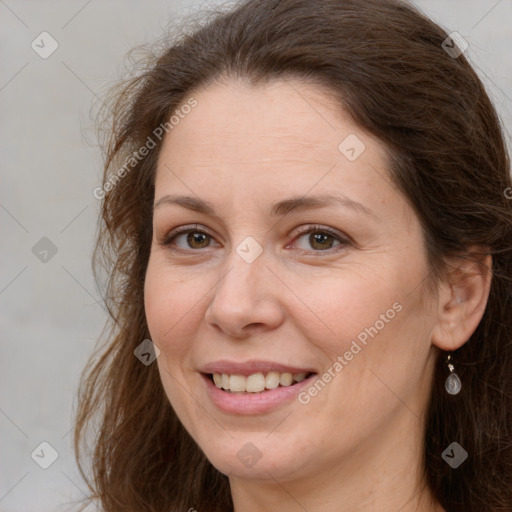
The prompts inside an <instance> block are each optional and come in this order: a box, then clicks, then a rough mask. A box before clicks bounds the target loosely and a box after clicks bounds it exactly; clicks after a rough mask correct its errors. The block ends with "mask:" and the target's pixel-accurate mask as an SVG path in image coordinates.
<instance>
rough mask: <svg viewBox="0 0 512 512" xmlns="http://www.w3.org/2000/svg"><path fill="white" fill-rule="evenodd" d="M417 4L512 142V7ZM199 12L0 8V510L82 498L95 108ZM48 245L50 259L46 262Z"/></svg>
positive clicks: (97, 163) (73, 4)
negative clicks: (459, 57) (75, 443)
mask: <svg viewBox="0 0 512 512" xmlns="http://www.w3.org/2000/svg"><path fill="white" fill-rule="evenodd" d="M216 3H219V2H214V1H213V0H211V2H210V5H214V4H216ZM415 3H416V4H417V5H419V6H420V7H421V8H422V9H423V10H424V11H425V12H427V13H428V14H429V15H430V16H431V17H433V18H434V19H435V20H436V21H438V22H440V23H441V24H443V25H444V26H445V27H446V28H448V29H449V31H458V32H459V33H460V34H462V35H463V36H464V37H465V38H466V40H467V41H468V43H469V49H468V50H467V53H466V54H467V55H468V56H469V58H470V60H471V61H472V63H473V64H474V66H475V67H476V68H477V71H478V72H479V73H480V76H481V77H482V78H483V80H484V82H485V83H486V85H487V86H488V90H489V92H490V94H491V96H492V98H493V99H494V101H495V104H496V105H497V107H498V110H499V112H500V114H501V117H502V119H503V122H504V124H505V126H506V129H507V131H508V133H510V132H511V126H512V61H511V57H510V49H511V48H512V29H511V28H510V27H512V1H511V0H500V1H495V0H451V1H450V0H448V1H447V0H432V1H417V2H415ZM198 6H199V8H200V7H201V6H206V7H207V6H208V4H207V3H205V2H204V1H196V0H189V1H186V0H182V1H177V0H167V1H153V2H147V1H146V2H144V1H141V0H139V1H135V0H130V1H126V0H125V1H121V0H112V1H99V0H89V1H86V0H80V1H74V0H73V1H69V0H68V1H64V0H61V1H54V0H52V1H35V0H33V1H28V0H27V1H21V0H5V1H4V0H0V27H1V28H0V42H1V44H0V49H1V63H2V64H1V68H0V111H1V116H0V140H1V155H2V157H1V158H2V180H3V185H2V187H1V190H0V225H1V233H2V253H3V254H2V265H1V267H0V308H1V316H2V344H1V356H0V357H1V362H2V371H1V373H0V390H1V394H0V449H1V452H0V454H1V455H0V456H1V458H0V460H1V469H0V511H1V512H18V511H19V512H26V511H28V510H30V511H34V512H44V511H55V510H62V511H63V510H71V509H72V506H71V505H69V504H68V503H69V502H70V501H71V500H74V499H77V498H80V497H83V492H84V491H86V488H85V485H84V483H83V481H82V480H81V478H80V477H79V474H78V472H77V469H76V466H75V463H74V458H73V454H72V450H71V442H72V435H71V433H70V429H71V428H72V418H73V410H74V405H75V398H74V397H75V391H76V386H77V383H78V377H79V374H80V371H81V369H82V368H83V366H84V364H85V362H86V360H87V357H88V355H89V354H90V353H91V351H92V349H93V347H94V345H95V342H96V339H97V337H98V335H99V334H100V331H101V328H102V326H103V323H104V321H105V313H104V310H103V309H102V306H101V303H100V302H99V294H98V292H97V289H96V285H95V283H94V280H93V277H92V272H91V264H90V261H91V253H92V247H93V240H94V234H95V230H96V219H97V214H98V207H99V202H98V201H97V200H96V199H95V198H94V197H93V193H92V191H93V189H94V188H95V187H97V186H98V184H99V176H100V172H101V155H100V152H99V149H98V145H97V139H96V136H95V131H94V126H95V125H94V121H93V119H92V117H91V108H92V106H93V103H94V102H98V99H97V97H98V96H99V97H101V94H102V93H103V91H104V90H105V88H106V87H107V86H108V85H109V84H110V83H111V82H112V81H115V80H116V79H117V78H118V77H119V74H120V73H121V72H122V70H123V62H124V56H125V54H126V53H127V51H128V50H129V49H130V48H132V47H134V46H136V45H139V44H142V43H145V42H152V41H154V40H155V39H157V38H159V37H160V36H161V34H162V32H163V31H164V30H165V27H166V25H167V22H168V21H169V20H172V19H175V20H177V19H179V18H181V17H182V16H184V15H186V14H187V13H188V12H190V11H191V10H193V11H197V10H198ZM43 31H47V32H49V33H50V34H51V36H52V37H53V38H54V39H55V40H56V41H57V42H58V45H59V47H58V49H57V50H56V51H55V52H54V53H53V54H52V55H51V56H50V57H48V58H47V59H43V58H41V57H40V56H39V55H38V54H37V53H36V52H35V51H34V50H33V49H32V47H31V43H32V41H33V40H34V39H36V38H37V37H38V36H39V34H40V33H41V32H43ZM37 40H39V41H40V39H37ZM36 42H37V41H36ZM39 44H41V43H39ZM48 44H49V43H48V42H46V43H45V48H48V47H49V46H48ZM507 138H508V140H510V137H508V135H507ZM43 237H47V238H48V239H49V240H51V242H52V244H54V246H55V247H56V248H57V252H56V254H55V255H53V256H52V253H51V252H49V253H48V254H47V255H45V253H44V252H41V250H44V249H47V247H46V246H45V245H44V244H45V243H47V242H39V241H40V239H41V238H43ZM38 242H39V244H43V245H42V246H41V247H42V249H41V248H40V249H39V254H38V255H36V254H34V252H33V249H32V248H33V247H34V245H35V244H37V243H38ZM37 247H40V246H39V245H38V246H36V250H34V251H35V252H36V253H37V252H38V250H37ZM50 256H51V257H50ZM41 258H43V259H44V258H46V259H47V260H48V261H41ZM43 441H46V442H48V443H49V444H50V445H51V446H53V448H54V449H55V450H56V451H57V452H58V458H57V460H56V461H55V462H54V463H53V464H52V465H51V466H50V467H49V468H48V469H42V468H41V467H39V466H38V465H37V464H36V463H35V462H34V460H32V458H31V453H32V452H33V451H34V449H36V447H38V446H39V444H40V443H41V442H43ZM36 453H39V455H40V457H39V459H38V460H41V461H42V460H43V459H45V457H46V458H47V457H49V452H48V450H47V449H46V451H45V449H44V448H43V452H41V449H39V450H38V451H37V452H36ZM41 453H43V454H44V457H43V456H42V455H41ZM46 460H48V459H46ZM93 508H94V507H93V506H92V505H91V506H89V507H88V509H87V510H93Z"/></svg>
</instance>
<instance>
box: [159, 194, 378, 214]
mask: <svg viewBox="0 0 512 512" xmlns="http://www.w3.org/2000/svg"><path fill="white" fill-rule="evenodd" d="M166 204H169V205H178V206H181V207H183V208H187V209H188V210H192V211H195V212H198V213H204V214H205V215H212V216H216V217H217V215H216V214H215V208H214V206H213V204H212V203H210V202H208V201H204V200H203V199H199V198H198V197H192V196H180V195H165V196H163V197H161V198H160V199H158V201H156V202H155V204H154V205H153V211H154V210H156V209H157V208H160V207H161V206H163V205H166ZM332 205H341V206H344V207H346V208H350V209H352V210H354V211H356V212H359V213H364V214H365V215H370V216H373V217H374V216H375V215H374V214H373V212H372V211H371V210H370V209H369V208H367V207H366V206H364V205H363V204H361V203H358V202H357V201H353V200H352V199H349V198H348V197H346V196H345V195H343V194H339V195H332V194H324V195H319V196H308V197H306V196H296V197H291V198H289V199H284V200H283V201H279V202H278V203H275V204H274V205H273V206H272V209H271V210H270V216H271V217H282V216H284V215H287V214H288V213H290V212H292V211H306V210H314V209H318V208H325V207H327V206H332Z"/></svg>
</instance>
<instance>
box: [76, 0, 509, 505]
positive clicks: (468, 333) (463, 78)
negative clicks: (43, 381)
mask: <svg viewBox="0 0 512 512" xmlns="http://www.w3.org/2000/svg"><path fill="white" fill-rule="evenodd" d="M459 43H460V40H459ZM456 49H459V50H461V49H462V48H461V47H460V46H458V45H457V41H456V38H454V37H450V36H449V35H448V34H447V33H446V32H445V31H444V30H442V29H441V28H440V27H438V26H437V25H436V24H434V23H433V22H432V21H430V20H428V19H427V18H425V17H424V16H423V15H422V14H420V13H419V12H418V11H417V10H415V9H414V8H413V7H411V6H410V5H408V4H405V3H402V2H398V1H390V0H346V1H344V0H320V1H317V2H310V1H308V0H249V1H246V2H243V3H240V4H239V5H238V6H235V7H233V8H232V10H231V11H230V12H227V13H222V14H218V15H217V16H216V17H215V18H213V19H211V20H209V21H208V22H207V23H205V24H204V25H203V26H202V27H200V28H196V29H195V31H193V32H191V33H190V34H189V35H184V36H183V37H181V38H180V39H178V40H175V41H174V42H173V43H172V44H170V45H169V46H168V47H167V48H166V49H165V51H163V52H162V53H161V55H160V56H159V57H158V58H157V60H155V62H153V63H152V64H151V65H150V66H148V68H147V69H146V70H145V71H144V72H143V73H142V74H140V75H139V76H138V77H137V78H134V79H133V80H132V81H131V82H129V83H128V85H126V86H125V87H124V88H123V89H122V90H121V91H120V92H119V93H118V94H117V96H115V97H114V103H113V114H114V115H113V124H112V128H111V133H112V135H111V139H110V143H109V145H108V146H107V161H106V166H105V175H104V182H103V186H102V187H101V189H98V190H97V191H96V192H95V195H97V196H98V197H102V198H103V203H102V220H103V229H102V231H101V233H100V236H99V240H98V246H97V254H96V256H97V264H98V265H99V264H102V265H103V267H102V268H106V269H107V270H108V271H109V272H111V278H110V280H109V288H108V294H107V296H108V300H107V304H108V306H109V309H110V312H111V315H112V329H111V331H110V333H109V336H108V337H107V344H106V347H105V348H104V349H102V350H103V355H102V356H101V357H100V358H99V359H98V360H96V361H95V362H94V363H93V362H91V364H90V366H89V368H88V369H87V372H86V373H85V374H84V380H83V383H82V390H81V398H80V407H79V413H78V417H77V427H76V432H75V444H76V450H77V457H78V460H79V461H80V460H81V455H82V450H81V446H82V443H83V442H84V439H85V436H86V432H87V431H88V429H87V427H88V426H92V423H93V419H94V420H95V421H96V422H99V431H98V433H97V437H96V438H95V441H94V456H93V459H92V468H93V474H92V478H91V479H90V487H91V491H92V495H91V497H92V498H94V499H96V500H97V501H99V503H100V504H101V506H102V509H103V510H105V511H108V512H110V511H117V510H123V511H132V510H133V511H142V510H148V511H149V510H151V511H162V512H163V511H170V510H173V511H174V510H198V511H207V510H208V511H219V512H220V511H229V510H236V512H247V511H260V510H286V511H295V510H297V511H299V510H307V511H309V512H313V511H316V510H322V511H331V510H333V511H334V510H336V511H338V510H343V511H366V510H368V511H369V510H379V511H384V512H387V511H397V510H401V511H403V512H405V511H429V512H430V511H431V512H433V511H446V512H448V511H449V512H453V511H461V512H462V511H464V512H468V511H470V512H471V511H475V512H476V511H478V512H481V511H482V510H486V511H492V512H497V511H510V510H512V489H511V487H512V486H511V477H512V454H511V447H512V443H511V437H510V428H511V407H510V405H511V404H510V396H511V392H512V389H511V388H512V386H511V383H512V372H511V370H512V361H511V344H510V341H511V332H512V315H510V306H511V281H510V276H511V275H512V259H511V256H512V252H511V250H512V208H511V202H510V200H509V199H507V195H508V194H507V191H508V190H511V189H510V187H511V182H510V175H509V160H508V155H507V152H506V149H505V145H504V141H503V135H502V132H501V128H500V123H499V120H498V117H497V115H496V112H495V110H494V108H493V106H492V104H491V102H490V100H489V98H488V96H487V94H486V92H485V90H484V88H483V86H482V84H481V82H480V80H479V79H478V77H477V75H476V74H475V72H474V71H473V70H472V68H471V66H470V65H469V63H468V61H467V60H466V58H465V56H464V54H463V53H462V51H455V50H456Z"/></svg>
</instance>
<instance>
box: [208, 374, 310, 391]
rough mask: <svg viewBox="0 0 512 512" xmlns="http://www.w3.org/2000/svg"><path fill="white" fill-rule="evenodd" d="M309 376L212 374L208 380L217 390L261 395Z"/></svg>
mask: <svg viewBox="0 0 512 512" xmlns="http://www.w3.org/2000/svg"><path fill="white" fill-rule="evenodd" d="M310 375H311V374H310V373H308V374H307V373H304V372H301V373H293V374H292V373H289V372H286V373H279V372H268V373H266V374H264V373H262V372H258V373H253V374H251V375H248V376H244V375H236V374H235V375H229V374H226V373H222V374H221V373H213V374H210V378H211V379H212V381H213V382H214V384H215V385H216V386H217V388H219V389H223V390H225V391H228V392H231V393H261V392H263V391H267V390H271V389H276V388H277V387H279V386H281V387H289V386H292V385H294V384H295V383H297V382H302V381H303V380H304V379H306V378H307V377H309V376H310Z"/></svg>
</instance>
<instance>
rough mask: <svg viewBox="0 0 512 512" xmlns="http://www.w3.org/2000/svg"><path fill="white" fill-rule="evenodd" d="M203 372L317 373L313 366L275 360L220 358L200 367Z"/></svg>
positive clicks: (249, 373)
mask: <svg viewBox="0 0 512 512" xmlns="http://www.w3.org/2000/svg"><path fill="white" fill-rule="evenodd" d="M200 371H201V373H206V374H210V373H226V374H229V375H244V376H245V377H247V376H248V375H252V374H253V373H260V372H261V373H268V372H278V373H316V372H315V371H314V370H313V369H312V368H307V367H298V366H290V365H286V364H280V363H276V362H274V361H262V360H255V359H253V360H251V361H244V362H236V361H228V360H224V359H223V360H219V361H214V362H212V363H208V364H205V365H204V366H202V367H201V369H200Z"/></svg>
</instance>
